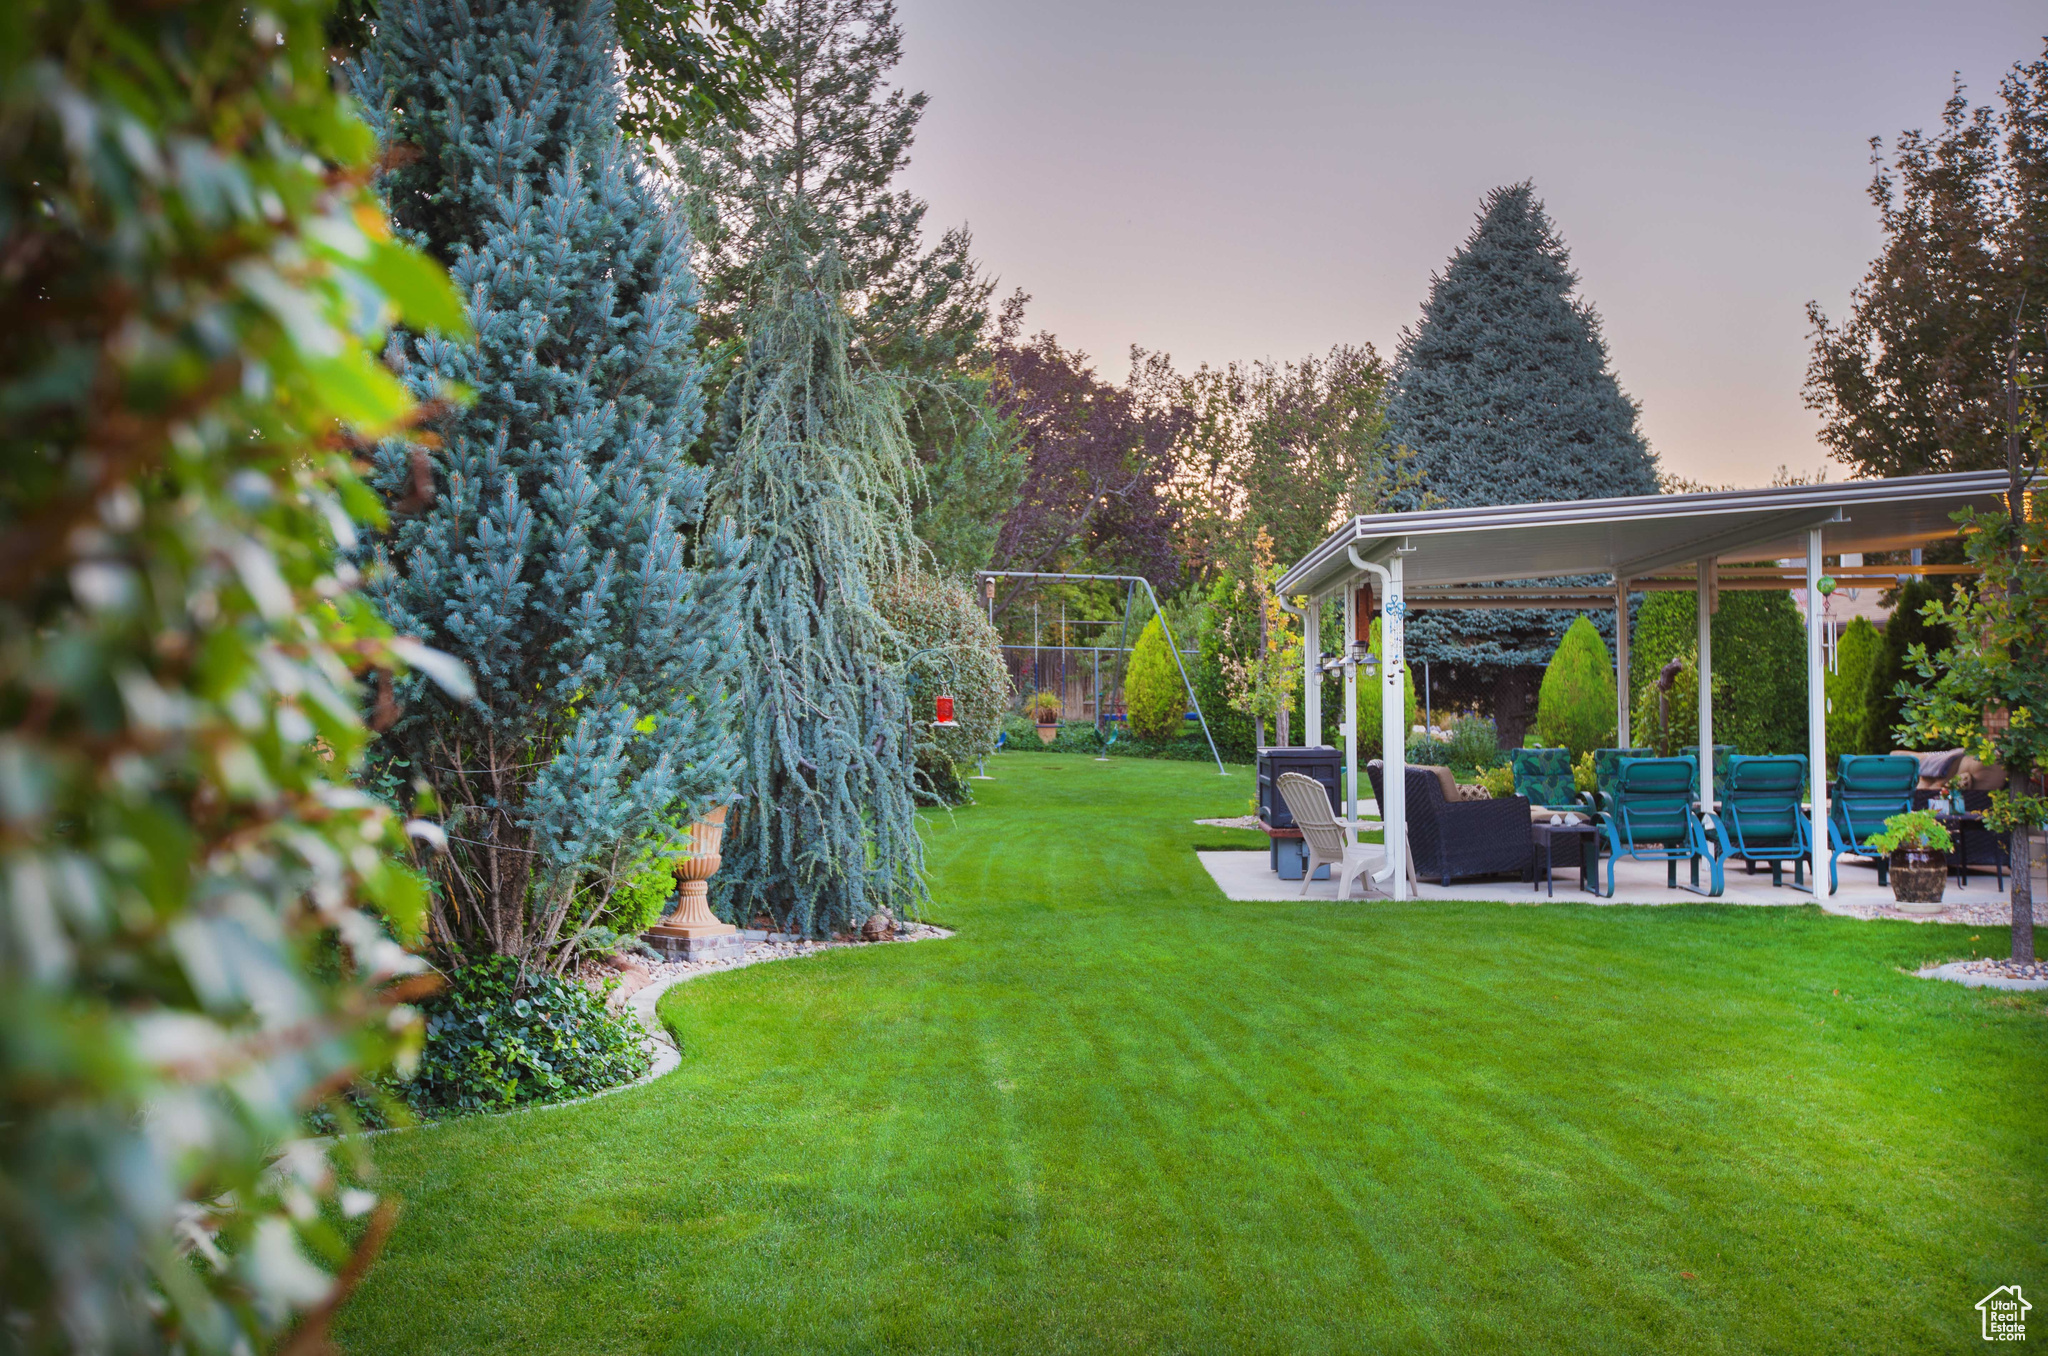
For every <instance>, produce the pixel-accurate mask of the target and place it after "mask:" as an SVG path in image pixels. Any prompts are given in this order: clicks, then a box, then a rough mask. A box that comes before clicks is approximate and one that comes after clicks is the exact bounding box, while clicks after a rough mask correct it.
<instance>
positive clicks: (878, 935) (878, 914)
mask: <svg viewBox="0 0 2048 1356" xmlns="http://www.w3.org/2000/svg"><path fill="white" fill-rule="evenodd" d="M860 935H861V938H862V940H864V941H869V942H886V941H888V940H889V939H890V938H891V937H893V936H895V935H896V920H895V919H893V918H891V917H890V916H889V911H888V910H887V909H877V910H876V911H875V912H874V913H872V914H870V915H869V916H868V921H867V922H866V924H864V925H863V926H862V928H861V930H860Z"/></svg>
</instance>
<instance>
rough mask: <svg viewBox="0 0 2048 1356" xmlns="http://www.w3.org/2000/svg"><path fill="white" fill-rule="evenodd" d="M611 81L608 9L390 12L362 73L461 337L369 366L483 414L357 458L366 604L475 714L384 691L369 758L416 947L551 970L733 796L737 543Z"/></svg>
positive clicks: (407, 210) (685, 311) (662, 220)
mask: <svg viewBox="0 0 2048 1356" xmlns="http://www.w3.org/2000/svg"><path fill="white" fill-rule="evenodd" d="M617 69H618V68H617V62H616V38H615V35H614V33H613V31H612V19H611V10H610V6H609V4H608V3H606V2H605V0H453V3H450V0H387V3H386V4H385V5H384V8H383V12H382V16H381V19H380V21H379V23H378V25H377V33H376V40H375V42H374V43H373V44H372V46H371V47H370V48H369V50H368V51H367V52H366V53H365V55H364V59H363V62H362V65H361V66H360V68H359V70H358V72H357V76H358V79H357V84H358V87H359V91H360V93H361V96H362V98H363V102H364V104H365V105H366V106H367V107H368V109H369V110H370V114H371V117H372V120H373V122H374V123H375V125H376V126H377V127H378V129H379V131H380V133H381V135H382V138H383V141H384V143H385V145H386V146H388V147H390V148H392V153H391V154H390V155H388V157H387V163H388V164H389V165H390V166H391V168H390V169H389V170H388V172H387V173H386V174H385V176H384V179H383V187H384V190H385V192H386V193H387V195H388V197H389V199H390V202H391V205H392V212H393V216H394V218H395V220H396V221H397V223H398V225H399V227H400V228H401V229H402V230H403V231H405V232H406V233H407V234H408V235H410V236H411V237H412V238H414V239H415V240H417V241H418V242H419V243H421V244H423V245H425V246H426V247H427V248H429V249H431V250H432V251H433V252H434V253H436V254H438V255H439V256H440V257H442V258H443V259H445V260H447V261H448V263H449V268H450V272H451V274H452V276H453V277H454V279H455V283H456V287H457V289H458V290H459V291H460V292H461V294H462V295H463V297H464V298H465V300H466V304H467V309H468V313H469V321H470V324H471V326H472V327H473V330H474V333H475V336H476V337H475V341H474V342H473V343H464V342H457V341H454V340H451V339H449V338H447V337H446V336H443V335H440V334H436V333H427V334H424V335H417V336H414V337H412V338H411V339H410V341H409V342H407V343H405V344H403V345H399V344H394V345H393V346H392V347H391V349H390V350H389V351H388V353H387V359H388V360H389V361H390V362H391V363H392V364H393V365H394V366H395V367H397V368H398V369H399V370H400V371H401V372H402V373H403V375H404V377H405V379H406V381H407V382H408V383H410V384H411V385H412V387H413V388H414V389H415V390H416V391H419V392H421V393H423V394H427V395H432V394H435V393H437V392H439V391H440V390H442V389H443V388H444V387H445V386H446V385H447V384H449V383H461V384H463V385H465V386H467V387H468V388H470V389H471V390H473V391H474V392H475V393H476V395H475V400H474V402H473V403H471V404H469V405H468V406H467V407H466V408H463V409H460V410H457V411H454V412H452V413H450V414H449V415H447V417H446V418H445V419H444V420H442V421H441V424H440V427H439V432H440V436H441V438H442V440H443V446H442V448H441V449H440V450H439V452H438V453H436V454H434V455H433V456H432V457H431V459H430V460H429V459H425V458H415V459H409V458H408V457H407V455H406V452H405V449H403V448H401V447H397V446H395V445H393V446H387V447H385V448H384V449H382V450H381V451H380V453H379V455H378V458H377V463H376V483H377V484H378V485H379V486H380V488H381V489H382V490H383V491H384V493H385V495H386V497H387V499H388V500H389V501H390V502H391V503H392V506H393V511H394V518H393V523H392V526H391V529H390V531H389V533H388V535H387V536H386V537H385V538H384V539H383V540H381V541H380V542H379V543H378V545H377V548H376V561H375V567H374V569H373V570H372V571H371V572H370V575H369V587H370V591H371V594H372V596H373V597H374V598H375V599H376V600H377V603H378V606H379V607H380V608H381V609H382V611H383V612H384V614H385V615H386V616H387V617H389V618H390V619H391V621H392V622H393V624H394V625H396V626H397V627H399V628H400V629H401V630H404V631H407V632H411V633H413V634H416V635H419V636H422V637H424V638H427V639H429V640H430V641H431V642H432V643H433V644H435V645H437V646H439V647H441V648H442V649H444V650H446V651H448V652H450V653H452V654H454V655H456V656H458V657H460V658H461V659H462V660H464V661H465V662H466V663H467V664H468V665H469V668H470V671H471V673H472V674H474V676H475V679H476V688H477V695H476V700H475V701H474V702H473V703H470V704H465V705H456V704H453V703H451V702H449V701H447V700H446V699H444V698H442V697H441V696H440V695H438V694H437V693H436V692H435V691H434V690H433V689H431V688H429V687H426V686H424V685H422V684H420V683H419V682H417V681H416V680H415V681H410V682H407V683H404V684H401V686H400V690H399V692H398V693H397V698H398V701H399V703H400V704H401V705H402V711H403V714H401V715H399V716H398V717H397V720H396V723H395V724H394V725H393V726H392V727H391V728H390V730H389V732H388V734H387V735H386V736H385V744H386V747H387V749H388V750H389V751H390V753H391V755H392V760H393V764H394V767H395V770H396V771H397V772H398V773H400V775H402V776H403V777H404V778H409V779H417V781H419V782H423V783H425V784H426V785H427V786H429V787H431V788H432V790H433V791H434V793H435V795H436V797H437V798H438V799H439V801H440V803H441V804H442V805H443V806H444V807H445V808H446V811H447V814H448V821H447V822H448V838H449V842H448V850H447V852H446V854H445V855H444V856H442V857H441V858H440V872H439V874H440V882H441V887H442V888H441V890H440V892H439V898H438V908H437V910H436V914H435V918H434V922H435V926H436V930H437V935H438V940H439V941H440V942H441V943H442V944H443V945H444V946H446V947H448V948H449V949H451V950H457V951H468V950H474V949H478V948H484V949H489V950H492V951H496V952H500V953H504V954H508V955H512V956H516V957H519V958H521V959H522V960H523V961H526V962H529V963H533V964H549V965H553V966H555V967H556V968H560V967H562V966H564V965H566V963H567V960H568V958H569V957H570V956H571V955H572V954H573V950H574V942H575V940H576V938H577V935H578V934H579V932H580V930H581V929H582V927H583V926H585V925H586V924H587V923H588V921H589V919H590V918H591V917H592V916H593V915H594V913H595V912H596V910H597V909H598V908H599V907H600V906H601V905H602V904H603V902H604V899H605V896H606V894H607V893H608V889H609V886H610V885H611V883H612V882H613V881H614V880H615V879H616V873H618V872H619V871H620V870H621V869H622V868H623V867H624V866H625V865H627V864H628V863H630V862H632V861H633V860H635V859H636V858H637V857H638V856H639V855H640V854H641V853H642V852H644V851H645V850H646V848H647V847H648V846H649V844H650V843H658V844H659V845H661V846H663V847H666V846H668V845H669V844H670V843H671V842H673V841H674V840H675V839H677V838H678V837H679V836H680V834H681V833H682V831H683V829H684V828H685V826H686V825H687V824H688V822H689V820H690V819H691V818H692V817H693V816H694V815H696V814H698V813H700V812H702V811H704V810H706V809H707V808H709V807H710V805H712V804H713V803H717V802H721V801H723V800H724V799H726V798H728V797H729V796H730V794H731V790H732V786H733V782H734V778H735V770H734V767H733V756H734V749H733V745H732V741H731V736H730V732H729V729H728V697H727V694H726V691H725V687H726V683H727V680H728V678H729V674H730V669H731V665H732V663H733V660H734V658H735V656H736V649H735V639H736V635H735V626H734V624H733V621H732V617H731V606H730V599H731V596H732V593H733V591H734V589H735V587H736V585H737V583H738V576H739V562H740V560H741V557H742V554H743V550H744V546H743V543H742V542H740V541H739V540H737V539H736V538H735V537H734V536H733V535H732V534H731V533H730V532H715V533H710V534H704V535H699V534H698V533H697V531H696V525H697V523H698V521H699V519H700V517H701V514H702V510H703V505H704V497H705V482H706V473H705V472H704V471H703V470H701V469H698V468H694V467H692V466H691V465H690V464H689V462H688V460H687V450H688V448H689V446H690V444H691V443H692V441H693V440H694V438H695V437H696V435H697V432H698V429H699V427H700V426H701V424H702V421H703V405H702V394H701V390H700V383H701V371H700V367H699V364H698V362H697V360H696V358H695V357H694V356H693V349H692V344H691V341H692V337H693V330H694V323H695V318H694V315H693V307H694V304H695V302H696V287H695V284H694V282H693V280H692V277H691V272H690V266H689V240H688V235H687V232H686V231H685V230H684V228H683V225H682V222H681V219H680V217H679V216H677V215H675V214H673V213H671V212H669V211H667V210H666V209H665V207H664V204H663V202H662V200H661V198H660V197H659V196H658V194H657V193H656V191H655V190H654V188H653V186H652V185H651V183H650V180H649V178H648V176H647V174H646V172H645V170H644V168H643V166H642V165H641V163H640V162H639V160H638V159H637V158H636V156H635V155H634V153H633V151H632V150H631V148H630V147H629V146H627V145H626V144H624V143H622V141H621V139H620V136H619V133H618V130H617V127H616V118H617V113H618V90H617V75H616V72H617ZM693 557H694V561H693Z"/></svg>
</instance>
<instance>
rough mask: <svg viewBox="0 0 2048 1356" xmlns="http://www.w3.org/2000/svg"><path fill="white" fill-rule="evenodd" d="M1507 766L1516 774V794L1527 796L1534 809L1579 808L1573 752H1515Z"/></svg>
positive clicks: (1549, 750) (1510, 756)
mask: <svg viewBox="0 0 2048 1356" xmlns="http://www.w3.org/2000/svg"><path fill="white" fill-rule="evenodd" d="M1508 765H1509V766H1510V767H1512V768H1514V770H1515V794H1516V795H1518V796H1527V797H1528V798H1529V803H1530V804H1531V805H1546V806H1556V807H1558V808H1561V809H1562V808H1567V807H1572V808H1576V804H1577V801H1578V798H1579V794H1578V787H1577V786H1576V785H1575V784H1574V783H1573V781H1572V751H1571V750H1570V749H1516V750H1515V751H1514V752H1513V753H1511V754H1509V755H1508Z"/></svg>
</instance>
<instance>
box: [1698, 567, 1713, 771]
mask: <svg viewBox="0 0 2048 1356" xmlns="http://www.w3.org/2000/svg"><path fill="white" fill-rule="evenodd" d="M1699 570H1700V574H1699V622H1700V662H1699V670H1700V673H1699V677H1700V769H1699V771H1700V809H1701V810H1703V811H1708V812H1712V810H1713V809H1714V630H1713V610H1714V600H1713V588H1714V560H1713V557H1712V556H1705V557H1702V558H1701V560H1700V567H1699Z"/></svg>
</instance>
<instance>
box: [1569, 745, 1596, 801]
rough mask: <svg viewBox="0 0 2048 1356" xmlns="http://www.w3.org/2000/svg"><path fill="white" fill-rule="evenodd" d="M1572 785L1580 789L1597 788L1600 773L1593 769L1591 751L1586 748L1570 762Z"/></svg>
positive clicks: (1591, 789) (1590, 789)
mask: <svg viewBox="0 0 2048 1356" xmlns="http://www.w3.org/2000/svg"><path fill="white" fill-rule="evenodd" d="M1572 785H1573V786H1575V787H1577V788H1578V789H1579V790H1581V791H1594V790H1598V789H1599V786H1600V775H1599V774H1598V773H1597V772H1595V771H1594V770H1593V753H1592V750H1590V749H1589V750H1587V751H1586V752H1585V753H1582V754H1580V755H1579V757H1578V760H1577V761H1576V762H1574V763H1573V764H1572Z"/></svg>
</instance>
